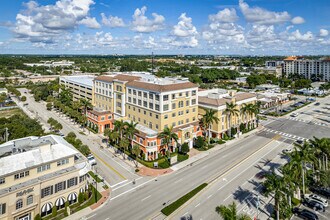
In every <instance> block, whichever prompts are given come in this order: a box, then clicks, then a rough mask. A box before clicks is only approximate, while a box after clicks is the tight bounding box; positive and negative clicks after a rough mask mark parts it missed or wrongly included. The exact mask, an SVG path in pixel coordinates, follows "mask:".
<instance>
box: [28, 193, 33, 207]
mask: <svg viewBox="0 0 330 220" xmlns="http://www.w3.org/2000/svg"><path fill="white" fill-rule="evenodd" d="M32 203H33V195H29V196H28V197H27V198H26V205H31V204H32Z"/></svg>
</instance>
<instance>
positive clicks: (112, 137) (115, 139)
mask: <svg viewBox="0 0 330 220" xmlns="http://www.w3.org/2000/svg"><path fill="white" fill-rule="evenodd" d="M108 137H109V142H110V143H116V144H118V138H119V133H118V132H117V131H114V130H112V131H110V132H109V133H108Z"/></svg>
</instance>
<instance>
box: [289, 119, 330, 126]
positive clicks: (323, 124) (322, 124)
mask: <svg viewBox="0 0 330 220" xmlns="http://www.w3.org/2000/svg"><path fill="white" fill-rule="evenodd" d="M288 119H289V120H292V121H300V122H304V123H313V124H315V125H319V126H324V127H328V125H326V124H325V123H321V122H314V121H307V120H303V119H299V118H293V117H288Z"/></svg>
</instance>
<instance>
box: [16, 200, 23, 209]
mask: <svg viewBox="0 0 330 220" xmlns="http://www.w3.org/2000/svg"><path fill="white" fill-rule="evenodd" d="M22 207H23V200H22V199H19V200H17V201H16V210H17V209H21V208H22Z"/></svg>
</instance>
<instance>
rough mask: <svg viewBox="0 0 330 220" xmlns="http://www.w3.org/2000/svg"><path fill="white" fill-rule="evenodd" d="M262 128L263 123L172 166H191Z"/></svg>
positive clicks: (175, 168)
mask: <svg viewBox="0 0 330 220" xmlns="http://www.w3.org/2000/svg"><path fill="white" fill-rule="evenodd" d="M260 129H262V126H261V125H259V127H258V128H256V129H254V130H253V131H250V132H248V133H246V134H242V135H241V136H240V137H239V138H235V139H233V140H230V141H227V142H226V143H225V144H217V145H216V146H215V147H213V148H211V149H210V150H207V151H201V153H199V154H196V155H195V156H193V157H190V158H188V159H187V160H185V161H183V162H181V163H178V164H176V165H174V166H172V167H171V168H172V170H173V171H177V170H180V169H182V168H184V167H186V166H189V165H190V164H193V163H194V162H197V161H198V160H201V159H203V158H204V157H206V156H208V155H209V154H211V153H213V152H215V151H218V150H220V149H223V148H225V147H229V146H231V145H233V144H235V143H236V142H237V141H239V140H241V139H243V138H246V137H248V136H250V135H253V134H255V133H257V132H259V131H260Z"/></svg>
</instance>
